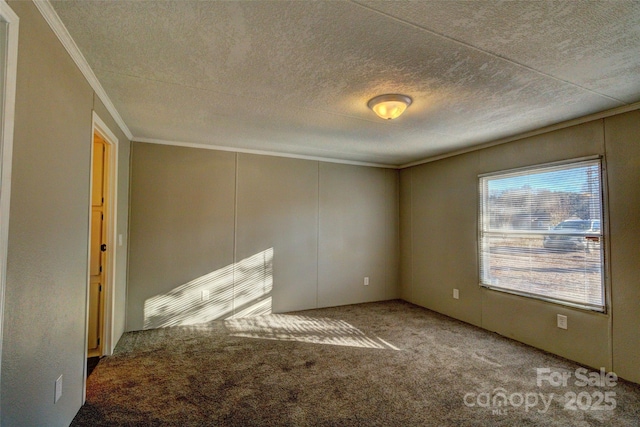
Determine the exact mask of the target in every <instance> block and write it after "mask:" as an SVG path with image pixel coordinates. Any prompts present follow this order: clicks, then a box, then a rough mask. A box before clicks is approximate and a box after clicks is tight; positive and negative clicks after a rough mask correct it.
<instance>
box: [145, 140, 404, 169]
mask: <svg viewBox="0 0 640 427" xmlns="http://www.w3.org/2000/svg"><path fill="white" fill-rule="evenodd" d="M132 142H144V143H147V144H159V145H173V146H176V147H187V148H201V149H205V150H216V151H229V152H232V153H243V154H257V155H259V156H273V157H284V158H288V159H299V160H312V161H317V162H325V163H338V164H342V165H352V166H367V167H373V168H383V169H398V166H397V165H388V164H384V163H370V162H358V161H354V160H341V159H334V158H331V157H319V156H305V155H302V154H291V153H283V152H279V151H266V150H253V149H249V148H233V147H225V146H222V145H211V144H200V143H195V142H181V141H167V140H164V139H156V138H136V137H134V138H133V139H132Z"/></svg>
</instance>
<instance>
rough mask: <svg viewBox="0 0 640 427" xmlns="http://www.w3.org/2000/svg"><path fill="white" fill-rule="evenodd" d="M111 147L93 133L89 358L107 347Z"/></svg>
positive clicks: (100, 354)
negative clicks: (106, 302) (105, 294)
mask: <svg viewBox="0 0 640 427" xmlns="http://www.w3.org/2000/svg"><path fill="white" fill-rule="evenodd" d="M109 151H110V150H109V145H108V144H107V143H106V141H105V140H104V138H102V136H100V134H99V133H98V132H94V133H93V155H92V157H93V159H92V162H91V164H92V171H91V177H92V184H91V251H90V263H89V270H90V273H89V325H88V334H87V356H88V357H90V358H91V357H96V356H98V357H99V356H102V345H103V344H104V338H103V337H102V335H103V334H104V311H105V307H104V291H105V290H106V280H105V279H106V276H107V269H106V266H107V251H108V250H109V249H110V248H109V247H108V246H107V239H106V237H107V223H108V220H109V210H108V209H107V206H108V205H109V203H110V200H109V184H110V183H109V154H110V153H109Z"/></svg>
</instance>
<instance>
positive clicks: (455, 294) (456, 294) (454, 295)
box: [453, 289, 460, 299]
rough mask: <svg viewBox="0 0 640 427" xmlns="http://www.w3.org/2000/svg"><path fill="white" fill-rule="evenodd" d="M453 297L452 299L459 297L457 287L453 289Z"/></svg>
mask: <svg viewBox="0 0 640 427" xmlns="http://www.w3.org/2000/svg"><path fill="white" fill-rule="evenodd" d="M453 298H454V299H460V291H458V290H457V289H454V290H453Z"/></svg>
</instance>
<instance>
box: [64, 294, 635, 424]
mask: <svg viewBox="0 0 640 427" xmlns="http://www.w3.org/2000/svg"><path fill="white" fill-rule="evenodd" d="M536 368H548V369H549V371H548V372H547V373H546V374H545V378H549V377H550V378H551V379H555V378H556V376H557V377H560V376H561V375H562V373H564V374H565V376H566V375H571V376H570V377H569V378H568V379H567V385H566V386H563V385H559V386H556V387H554V386H552V385H550V383H549V381H542V383H541V384H540V386H538V384H537V370H536ZM580 368H581V367H580V365H577V364H575V363H573V362H570V361H567V360H565V359H562V358H559V357H556V356H553V355H551V354H548V353H545V352H543V351H540V350H537V349H534V348H531V347H529V346H526V345H523V344H520V343H517V342H515V341H511V340H509V339H506V338H504V337H501V336H499V335H496V334H493V333H490V332H487V331H484V330H482V329H479V328H476V327H473V326H470V325H468V324H465V323H462V322H458V321H456V320H452V319H450V318H448V317H445V316H442V315H439V314H437V313H434V312H431V311H429V310H426V309H423V308H420V307H417V306H414V305H411V304H408V303H406V302H402V301H390V302H382V303H370V304H361V305H353V306H344V307H337V308H328V309H319V310H310V311H305V312H299V313H290V314H283V315H271V316H265V317H259V318H249V319H237V320H230V321H215V322H211V323H208V324H203V325H198V326H194V327H172V328H164V329H157V330H150V331H140V332H131V333H127V334H125V335H124V336H123V337H122V339H121V340H120V342H119V344H118V347H117V349H116V352H115V354H114V355H113V356H111V357H107V358H103V359H102V360H101V361H100V363H99V365H98V366H97V368H96V370H95V371H94V373H93V375H91V377H89V379H88V382H87V403H86V404H85V405H84V406H83V407H82V408H81V409H80V411H79V412H78V415H77V416H76V418H75V419H74V422H73V423H72V426H625V427H626V426H640V386H638V385H636V384H632V383H629V382H626V381H623V380H617V381H612V380H610V381H611V382H613V383H615V386H613V385H612V384H609V385H608V386H607V385H606V384H604V385H603V384H600V385H601V386H596V385H587V386H580V375H585V376H587V377H588V376H589V375H591V376H592V377H593V381H594V382H595V378H596V377H598V375H599V374H598V373H597V371H595V370H593V369H584V371H577V372H576V370H577V369H580ZM576 374H577V375H578V377H577V376H576ZM501 393H502V394H501ZM572 393H574V394H572ZM605 393H609V394H607V395H605ZM612 393H613V394H612ZM503 396H504V397H506V400H504V399H501V397H503ZM494 397H495V399H494ZM465 402H466V403H465ZM503 403H504V404H503ZM534 404H535V405H534ZM614 405H615V407H614ZM565 406H568V407H569V408H573V409H565Z"/></svg>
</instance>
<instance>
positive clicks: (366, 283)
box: [364, 277, 369, 286]
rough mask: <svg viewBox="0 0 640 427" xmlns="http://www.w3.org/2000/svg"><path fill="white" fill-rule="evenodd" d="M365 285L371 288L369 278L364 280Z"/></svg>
mask: <svg viewBox="0 0 640 427" xmlns="http://www.w3.org/2000/svg"><path fill="white" fill-rule="evenodd" d="M364 285H365V286H369V278H368V277H365V278H364Z"/></svg>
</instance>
